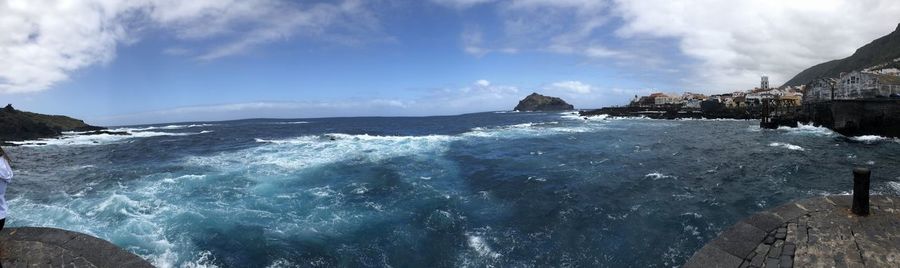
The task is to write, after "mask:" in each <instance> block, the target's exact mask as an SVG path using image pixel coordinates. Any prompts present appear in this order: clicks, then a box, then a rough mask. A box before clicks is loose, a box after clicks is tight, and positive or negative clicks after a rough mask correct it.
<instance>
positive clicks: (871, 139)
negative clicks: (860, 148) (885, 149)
mask: <svg viewBox="0 0 900 268" xmlns="http://www.w3.org/2000/svg"><path fill="white" fill-rule="evenodd" d="M850 139H851V140H854V141H858V142H862V143H865V144H876V143H880V142H884V141H893V142H900V139H897V138H889V137H882V136H877V135H862V136H855V137H850Z"/></svg>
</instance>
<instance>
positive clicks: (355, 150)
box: [188, 133, 459, 170]
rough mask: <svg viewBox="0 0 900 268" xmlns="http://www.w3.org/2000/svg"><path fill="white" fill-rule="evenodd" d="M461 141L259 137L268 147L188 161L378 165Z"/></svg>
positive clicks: (424, 155) (291, 167)
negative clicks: (344, 162)
mask: <svg viewBox="0 0 900 268" xmlns="http://www.w3.org/2000/svg"><path fill="white" fill-rule="evenodd" d="M458 139H459V138H458V137H454V136H447V135H429V136H374V135H368V134H362V135H350V134H340V133H335V134H326V135H310V136H300V137H296V138H289V139H260V138H257V139H256V142H259V143H264V144H267V145H265V146H259V147H254V148H250V149H246V150H243V151H239V152H236V153H223V154H220V155H216V156H212V157H191V158H189V159H188V162H189V163H192V164H196V165H203V166H212V167H219V168H221V167H234V168H241V167H242V166H246V165H255V166H274V167H277V168H280V169H282V170H299V169H304V168H310V167H315V166H319V165H323V164H329V163H336V162H342V161H373V162H377V161H382V160H385V159H390V158H394V157H403V156H409V157H422V158H429V157H433V156H434V155H433V154H435V153H437V154H440V153H442V152H443V151H445V150H447V148H448V145H449V143H450V142H451V141H455V140H458ZM234 164H240V165H238V166H235V165H234Z"/></svg>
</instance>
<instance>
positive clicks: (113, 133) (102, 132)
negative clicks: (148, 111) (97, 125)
mask: <svg viewBox="0 0 900 268" xmlns="http://www.w3.org/2000/svg"><path fill="white" fill-rule="evenodd" d="M101 134H107V135H117V136H129V135H131V133H128V132H127V131H108V130H94V131H88V132H84V133H79V134H78V135H82V136H83V135H101Z"/></svg>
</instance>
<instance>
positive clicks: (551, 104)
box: [515, 93, 575, 112]
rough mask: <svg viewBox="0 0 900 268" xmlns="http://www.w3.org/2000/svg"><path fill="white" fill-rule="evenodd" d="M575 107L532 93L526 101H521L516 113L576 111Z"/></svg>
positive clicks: (560, 100) (555, 98) (553, 98)
mask: <svg viewBox="0 0 900 268" xmlns="http://www.w3.org/2000/svg"><path fill="white" fill-rule="evenodd" d="M574 109H575V107H574V106H572V105H571V104H569V103H566V101H564V100H562V99H560V98H557V97H549V96H544V95H541V94H537V93H531V95H528V97H525V99H522V100H521V101H519V105H516V108H515V110H516V111H523V112H525V111H568V110H574Z"/></svg>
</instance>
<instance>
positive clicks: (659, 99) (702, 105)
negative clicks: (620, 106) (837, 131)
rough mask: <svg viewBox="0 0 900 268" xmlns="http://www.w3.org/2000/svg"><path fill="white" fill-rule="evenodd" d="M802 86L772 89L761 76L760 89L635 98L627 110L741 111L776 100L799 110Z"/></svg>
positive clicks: (767, 81)
mask: <svg viewBox="0 0 900 268" xmlns="http://www.w3.org/2000/svg"><path fill="white" fill-rule="evenodd" d="M804 89H805V86H793V87H782V88H771V87H770V86H769V78H768V77H766V76H763V77H762V79H761V82H760V86H759V87H756V88H753V89H751V90H746V91H734V92H731V93H725V94H715V95H709V96H707V95H704V94H698V93H692V92H684V93H682V94H680V95H678V94H667V93H653V94H650V95H648V96H634V99H632V100H631V102H630V103H629V105H628V106H629V107H641V108H668V107H675V108H683V109H686V110H691V109H694V110H696V109H717V108H725V109H741V108H751V107H758V106H760V105H762V104H763V103H764V102H766V101H767V100H778V101H780V102H784V103H787V104H789V105H791V106H800V105H801V103H802V100H803V92H804Z"/></svg>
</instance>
